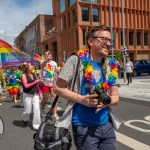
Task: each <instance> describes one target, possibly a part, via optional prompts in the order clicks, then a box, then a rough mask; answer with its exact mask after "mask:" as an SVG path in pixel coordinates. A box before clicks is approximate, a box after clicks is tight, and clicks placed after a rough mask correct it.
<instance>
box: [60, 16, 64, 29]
mask: <svg viewBox="0 0 150 150" xmlns="http://www.w3.org/2000/svg"><path fill="white" fill-rule="evenodd" d="M60 30H61V31H62V30H63V24H62V18H60Z"/></svg>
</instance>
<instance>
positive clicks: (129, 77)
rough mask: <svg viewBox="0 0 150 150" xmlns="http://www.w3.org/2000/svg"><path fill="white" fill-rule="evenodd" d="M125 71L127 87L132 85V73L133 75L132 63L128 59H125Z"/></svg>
mask: <svg viewBox="0 0 150 150" xmlns="http://www.w3.org/2000/svg"><path fill="white" fill-rule="evenodd" d="M125 69H126V74H127V80H128V85H132V73H133V69H134V66H133V63H132V62H131V61H130V57H127V62H126V64H125Z"/></svg>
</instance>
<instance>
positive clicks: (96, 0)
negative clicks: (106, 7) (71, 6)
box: [81, 0, 98, 3]
mask: <svg viewBox="0 0 150 150" xmlns="http://www.w3.org/2000/svg"><path fill="white" fill-rule="evenodd" d="M81 1H82V2H89V3H98V0H81Z"/></svg>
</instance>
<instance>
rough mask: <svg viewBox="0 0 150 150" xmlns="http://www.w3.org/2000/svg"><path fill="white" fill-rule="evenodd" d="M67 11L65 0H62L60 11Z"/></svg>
mask: <svg viewBox="0 0 150 150" xmlns="http://www.w3.org/2000/svg"><path fill="white" fill-rule="evenodd" d="M63 11H65V0H60V12H63Z"/></svg>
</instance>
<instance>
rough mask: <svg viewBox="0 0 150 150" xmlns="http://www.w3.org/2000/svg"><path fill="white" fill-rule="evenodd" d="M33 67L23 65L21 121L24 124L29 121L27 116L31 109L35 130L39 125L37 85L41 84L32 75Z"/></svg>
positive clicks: (38, 90) (28, 64)
mask: <svg viewBox="0 0 150 150" xmlns="http://www.w3.org/2000/svg"><path fill="white" fill-rule="evenodd" d="M32 69H33V66H32V65H31V64H30V63H27V64H25V65H23V69H22V71H23V74H22V83H23V105H24V111H23V114H22V120H23V123H24V124H27V122H28V121H29V116H30V113H31V111H32V107H33V122H32V123H33V129H34V130H37V129H38V128H39V126H40V123H41V117H40V103H39V93H40V89H39V86H38V84H39V83H40V82H41V80H40V79H37V77H36V75H35V74H34V73H32Z"/></svg>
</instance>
